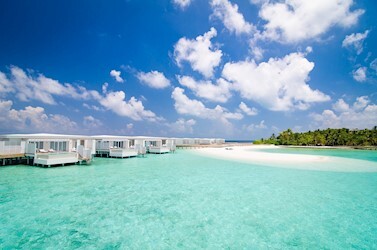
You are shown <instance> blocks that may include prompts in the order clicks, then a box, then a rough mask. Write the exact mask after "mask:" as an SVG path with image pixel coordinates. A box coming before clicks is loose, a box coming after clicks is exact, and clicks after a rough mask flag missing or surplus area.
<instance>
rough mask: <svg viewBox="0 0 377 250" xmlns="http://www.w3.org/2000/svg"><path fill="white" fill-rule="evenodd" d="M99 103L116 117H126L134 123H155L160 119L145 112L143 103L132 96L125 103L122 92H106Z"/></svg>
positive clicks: (151, 113)
mask: <svg viewBox="0 0 377 250" xmlns="http://www.w3.org/2000/svg"><path fill="white" fill-rule="evenodd" d="M99 103H100V104H101V105H102V106H103V107H105V108H106V109H108V110H111V111H113V112H114V113H116V114H117V115H119V116H126V117H129V118H131V119H133V120H135V121H141V120H149V121H157V120H160V119H161V118H159V117H157V116H156V114H155V113H153V112H152V111H150V110H146V109H145V108H144V105H143V103H142V102H141V101H139V100H137V99H136V98H135V97H133V96H132V97H131V98H130V100H128V101H127V100H126V94H125V93H124V92H123V91H114V92H113V91H111V92H108V93H106V95H105V96H104V97H102V98H100V99H99Z"/></svg>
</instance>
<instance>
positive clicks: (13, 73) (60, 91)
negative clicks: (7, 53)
mask: <svg viewBox="0 0 377 250" xmlns="http://www.w3.org/2000/svg"><path fill="white" fill-rule="evenodd" d="M28 72H29V74H27V73H26V72H25V71H24V70H22V69H20V68H19V67H16V66H11V67H10V74H9V76H8V77H7V76H6V74H4V73H2V72H0V92H3V93H15V96H16V97H17V98H18V99H19V100H21V101H30V100H38V101H41V102H43V103H46V104H56V101H55V99H54V97H53V96H67V97H71V98H74V99H88V98H92V97H96V96H97V95H98V93H97V92H96V91H88V90H86V89H85V88H84V87H82V86H78V87H74V86H72V85H71V84H69V83H64V84H61V83H60V82H58V81H57V80H54V79H51V78H48V77H45V76H44V75H42V74H37V75H36V76H34V75H33V71H31V70H29V71H28Z"/></svg>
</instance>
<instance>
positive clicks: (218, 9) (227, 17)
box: [211, 0, 255, 35]
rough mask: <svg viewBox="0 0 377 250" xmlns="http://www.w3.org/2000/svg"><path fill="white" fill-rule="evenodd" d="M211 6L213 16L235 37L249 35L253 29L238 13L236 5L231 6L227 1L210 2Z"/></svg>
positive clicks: (216, 0)
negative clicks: (243, 34)
mask: <svg viewBox="0 0 377 250" xmlns="http://www.w3.org/2000/svg"><path fill="white" fill-rule="evenodd" d="M211 6H212V8H213V16H215V17H217V18H219V19H220V20H221V21H222V22H223V23H224V26H225V27H226V28H227V29H228V30H229V31H230V32H234V33H235V34H236V35H240V34H242V33H245V34H250V33H251V32H252V31H253V30H254V29H255V28H254V26H253V25H252V24H250V23H248V22H247V21H245V18H244V16H243V15H242V14H241V13H239V11H238V5H237V4H232V3H231V2H229V1H228V0H212V1H211Z"/></svg>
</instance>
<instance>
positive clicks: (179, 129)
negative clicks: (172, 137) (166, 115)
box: [168, 118, 196, 134]
mask: <svg viewBox="0 0 377 250" xmlns="http://www.w3.org/2000/svg"><path fill="white" fill-rule="evenodd" d="M195 124H196V121H195V120H194V119H189V120H185V119H183V118H179V119H178V120H177V121H176V122H174V123H172V124H169V125H168V126H169V127H170V129H171V131H172V132H176V133H189V134H192V133H193V132H194V129H193V126H194V125H195Z"/></svg>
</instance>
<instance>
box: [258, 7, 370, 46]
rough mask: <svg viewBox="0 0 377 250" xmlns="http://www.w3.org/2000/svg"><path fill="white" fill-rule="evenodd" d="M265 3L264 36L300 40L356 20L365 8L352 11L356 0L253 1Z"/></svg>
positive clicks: (291, 41) (348, 24)
mask: <svg viewBox="0 0 377 250" xmlns="http://www.w3.org/2000/svg"><path fill="white" fill-rule="evenodd" d="M254 2H255V3H258V4H262V5H261V9H260V11H259V16H260V17H261V18H262V19H264V20H265V21H266V24H265V25H264V31H263V33H262V36H263V37H264V38H267V39H271V40H275V41H283V42H288V43H297V42H300V41H304V40H307V39H312V38H318V37H320V36H321V35H323V34H325V33H326V32H327V31H328V30H329V29H330V28H332V27H334V26H340V27H349V26H351V25H354V24H356V23H357V21H358V19H359V17H360V16H361V15H362V14H363V13H364V10H361V9H357V10H351V7H352V5H353V0H316V1H303V0H283V1H254Z"/></svg>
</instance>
